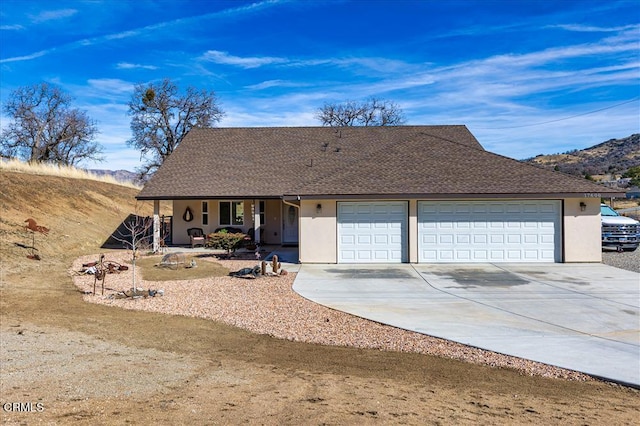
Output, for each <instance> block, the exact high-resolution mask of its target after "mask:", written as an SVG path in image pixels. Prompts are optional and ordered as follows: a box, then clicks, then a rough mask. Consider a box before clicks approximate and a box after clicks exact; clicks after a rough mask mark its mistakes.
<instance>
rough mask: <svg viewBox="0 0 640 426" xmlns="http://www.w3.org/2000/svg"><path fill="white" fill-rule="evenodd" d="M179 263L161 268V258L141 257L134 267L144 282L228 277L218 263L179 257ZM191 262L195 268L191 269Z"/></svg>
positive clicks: (192, 257)
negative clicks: (138, 269)
mask: <svg viewBox="0 0 640 426" xmlns="http://www.w3.org/2000/svg"><path fill="white" fill-rule="evenodd" d="M179 257H181V259H180V261H181V263H179V264H177V265H176V266H175V267H173V266H171V267H170V266H162V265H161V260H162V256H148V257H142V258H140V259H138V260H137V261H136V267H137V268H140V271H141V272H142V279H144V280H145V281H180V280H197V279H200V278H209V277H223V276H227V275H229V269H227V268H225V267H224V266H222V265H221V264H219V263H215V262H212V261H208V260H202V259H199V258H197V257H194V256H184V255H182V256H179ZM191 261H195V263H196V266H195V267H191Z"/></svg>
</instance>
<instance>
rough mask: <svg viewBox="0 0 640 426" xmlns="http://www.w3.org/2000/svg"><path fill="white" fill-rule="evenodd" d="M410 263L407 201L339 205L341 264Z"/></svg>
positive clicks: (339, 258)
mask: <svg viewBox="0 0 640 426" xmlns="http://www.w3.org/2000/svg"><path fill="white" fill-rule="evenodd" d="M406 261H407V203H406V202H339V203H338V262H339V263H394V262H406Z"/></svg>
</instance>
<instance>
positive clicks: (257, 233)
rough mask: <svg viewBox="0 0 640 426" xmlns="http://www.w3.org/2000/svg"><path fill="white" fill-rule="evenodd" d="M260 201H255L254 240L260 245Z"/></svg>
mask: <svg viewBox="0 0 640 426" xmlns="http://www.w3.org/2000/svg"><path fill="white" fill-rule="evenodd" d="M260 213H261V211H260V200H253V235H254V236H253V239H254V241H255V242H256V244H260V225H262V224H261V223H260Z"/></svg>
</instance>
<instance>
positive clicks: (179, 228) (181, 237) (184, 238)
mask: <svg viewBox="0 0 640 426" xmlns="http://www.w3.org/2000/svg"><path fill="white" fill-rule="evenodd" d="M210 204H211V203H210ZM187 207H189V208H190V209H191V211H192V212H193V220H192V221H191V222H185V221H184V219H183V218H182V216H183V215H184V212H185V210H186V209H187ZM212 207H213V206H211V205H210V206H209V210H211V208H212ZM211 214H212V212H209V224H211ZM209 226H210V225H209ZM189 228H202V229H203V230H204V232H209V228H208V227H207V226H203V225H202V202H201V201H200V200H176V201H174V202H173V235H172V236H171V237H172V243H173V244H189V235H187V229H189Z"/></svg>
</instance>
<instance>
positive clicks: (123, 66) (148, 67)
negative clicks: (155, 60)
mask: <svg viewBox="0 0 640 426" xmlns="http://www.w3.org/2000/svg"><path fill="white" fill-rule="evenodd" d="M116 68H117V69H119V70H131V69H136V68H137V69H145V70H157V69H158V67H157V66H155V65H143V64H131V63H129V62H119V63H118V64H116Z"/></svg>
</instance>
